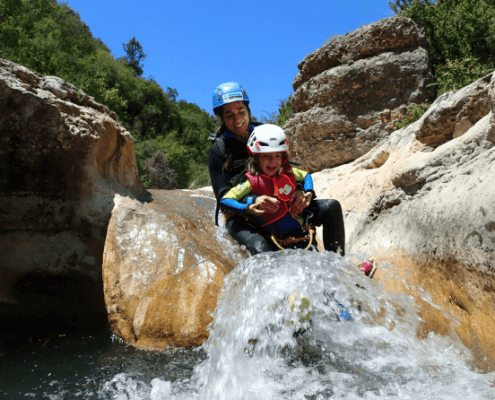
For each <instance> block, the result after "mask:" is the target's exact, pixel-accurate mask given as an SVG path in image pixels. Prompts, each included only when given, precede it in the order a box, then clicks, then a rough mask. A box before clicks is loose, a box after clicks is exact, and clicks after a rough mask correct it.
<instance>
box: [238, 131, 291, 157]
mask: <svg viewBox="0 0 495 400" xmlns="http://www.w3.org/2000/svg"><path fill="white" fill-rule="evenodd" d="M247 147H248V151H249V154H251V155H254V154H261V153H274V152H277V151H285V152H287V151H288V150H289V145H288V142H287V138H286V137H285V133H284V130H283V129H282V128H281V127H280V126H278V125H270V124H266V125H259V126H257V127H256V128H254V130H253V132H252V133H251V135H249V139H248V142H247Z"/></svg>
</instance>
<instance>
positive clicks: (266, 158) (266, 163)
mask: <svg viewBox="0 0 495 400" xmlns="http://www.w3.org/2000/svg"><path fill="white" fill-rule="evenodd" d="M282 161H283V160H282V152H281V151H279V152H276V153H263V154H260V168H261V170H262V171H263V173H264V174H265V175H268V176H269V177H273V176H275V175H276V174H277V172H278V170H279V169H280V167H281V166H282Z"/></svg>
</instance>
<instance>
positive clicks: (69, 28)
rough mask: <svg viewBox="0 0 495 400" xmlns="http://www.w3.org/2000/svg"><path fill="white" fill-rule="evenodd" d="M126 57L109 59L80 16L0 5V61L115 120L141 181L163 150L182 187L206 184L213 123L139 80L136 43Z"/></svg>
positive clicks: (32, 5) (22, 1)
mask: <svg viewBox="0 0 495 400" xmlns="http://www.w3.org/2000/svg"><path fill="white" fill-rule="evenodd" d="M123 49H124V51H125V53H126V56H125V57H120V58H118V59H116V58H114V56H113V55H112V54H111V52H110V50H109V49H108V47H107V46H106V45H105V44H104V43H103V42H102V41H101V40H100V39H98V38H94V37H93V36H92V35H91V32H90V30H89V28H88V26H87V25H86V24H85V23H84V22H82V21H81V19H80V17H79V14H78V13H77V12H76V11H74V10H73V9H71V8H70V7H69V5H68V4H67V3H62V4H59V3H57V1H56V0H8V1H6V0H2V1H0V57H2V58H5V59H7V60H10V61H13V62H16V63H18V64H21V65H24V66H26V67H28V68H30V69H32V70H34V71H36V72H39V73H42V74H45V75H55V76H59V77H60V78H62V79H64V80H65V81H67V82H70V83H72V84H74V85H75V86H76V87H78V88H80V89H82V90H83V91H84V92H85V93H86V94H88V95H90V96H93V97H94V98H95V99H96V101H98V102H100V103H102V104H105V105H106V106H107V107H108V108H109V109H111V110H112V111H115V112H116V113H117V118H118V120H119V121H120V122H121V123H122V124H123V125H124V126H125V128H126V129H127V130H129V131H130V132H131V134H132V136H133V137H134V140H135V144H136V155H137V161H138V168H139V173H140V176H141V178H142V180H143V182H144V183H145V185H148V186H149V180H148V179H147V176H146V173H145V167H144V161H146V160H148V159H150V158H151V157H152V155H153V154H154V153H156V152H158V151H160V150H163V151H164V153H165V154H166V155H167V162H168V164H169V167H171V168H172V169H173V170H174V171H175V173H176V175H177V176H176V180H177V182H178V183H179V185H180V186H181V187H183V188H184V187H190V186H191V185H194V186H200V185H205V184H208V180H209V177H208V173H207V166H206V154H207V152H208V147H209V143H208V134H209V133H210V132H213V131H214V130H215V129H216V126H217V123H216V119H215V118H214V117H212V116H211V115H210V114H208V113H207V112H205V111H204V110H201V109H200V108H199V107H198V106H197V105H195V104H190V103H187V102H185V101H182V100H181V101H178V100H177V96H178V93H177V90H175V89H172V88H167V90H166V92H165V91H164V90H163V89H162V88H161V87H160V85H159V84H158V83H157V82H156V81H155V80H154V79H153V78H152V77H149V78H147V79H145V78H143V77H142V74H143V67H144V66H143V65H142V61H143V60H144V59H145V58H146V54H145V53H144V51H143V49H142V47H141V45H140V43H139V41H138V40H137V39H136V38H135V37H133V38H132V39H130V40H129V42H128V43H127V44H123Z"/></svg>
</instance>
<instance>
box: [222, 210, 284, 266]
mask: <svg viewBox="0 0 495 400" xmlns="http://www.w3.org/2000/svg"><path fill="white" fill-rule="evenodd" d="M225 226H226V227H227V230H228V232H229V234H230V236H232V237H233V238H234V239H235V241H236V242H237V243H239V244H240V245H241V246H242V245H244V246H246V249H247V250H249V252H250V253H251V255H252V256H254V255H255V254H258V253H264V252H266V251H277V250H278V249H277V248H276V246H275V245H274V244H273V243H271V242H269V241H268V240H267V239H266V238H265V237H264V236H263V235H261V234H260V233H259V232H258V231H257V230H256V229H255V228H254V227H253V226H252V225H250V224H249V223H248V222H247V221H246V220H245V219H244V217H242V216H240V215H236V216H234V217H232V218H230V219H229V220H228V221H227V223H226V224H225Z"/></svg>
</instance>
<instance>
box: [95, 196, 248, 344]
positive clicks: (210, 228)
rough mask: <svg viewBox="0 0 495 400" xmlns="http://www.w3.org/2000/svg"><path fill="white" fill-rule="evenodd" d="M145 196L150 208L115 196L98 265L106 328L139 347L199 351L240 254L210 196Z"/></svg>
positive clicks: (243, 255)
mask: <svg viewBox="0 0 495 400" xmlns="http://www.w3.org/2000/svg"><path fill="white" fill-rule="evenodd" d="M150 192H151V194H152V196H153V202H151V203H147V204H141V203H139V202H138V201H135V200H131V199H129V198H125V197H120V196H117V197H116V201H115V207H114V209H113V211H112V217H111V219H110V223H109V226H108V235H107V241H106V243H105V253H104V259H103V284H104V292H105V302H106V306H107V311H108V316H109V321H110V324H111V328H112V331H113V332H114V333H116V334H117V335H118V336H120V337H121V338H123V339H124V341H125V342H126V343H129V344H132V345H134V346H136V347H138V348H145V349H155V350H158V349H164V348H165V347H167V346H176V347H192V346H199V345H200V344H202V343H203V341H204V340H206V338H207V337H208V332H207V330H206V326H207V325H208V324H209V323H210V322H211V320H212V318H211V317H210V315H209V312H212V311H213V310H214V309H215V307H216V304H217V298H218V294H219V292H220V289H221V288H222V286H223V277H224V276H225V275H226V274H227V273H229V272H230V271H231V270H232V269H233V268H234V267H235V265H237V264H238V263H239V261H241V260H242V259H243V258H244V257H245V254H244V253H243V252H242V251H241V250H240V248H239V246H238V245H235V244H234V243H233V241H232V239H230V237H229V236H228V235H227V234H222V233H220V231H219V230H218V229H219V228H217V227H215V226H214V224H213V212H214V209H215V204H216V203H215V198H214V197H213V195H212V194H210V196H211V197H208V196H205V195H204V194H202V193H201V192H200V191H194V192H192V191H179V190H173V191H163V190H150Z"/></svg>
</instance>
